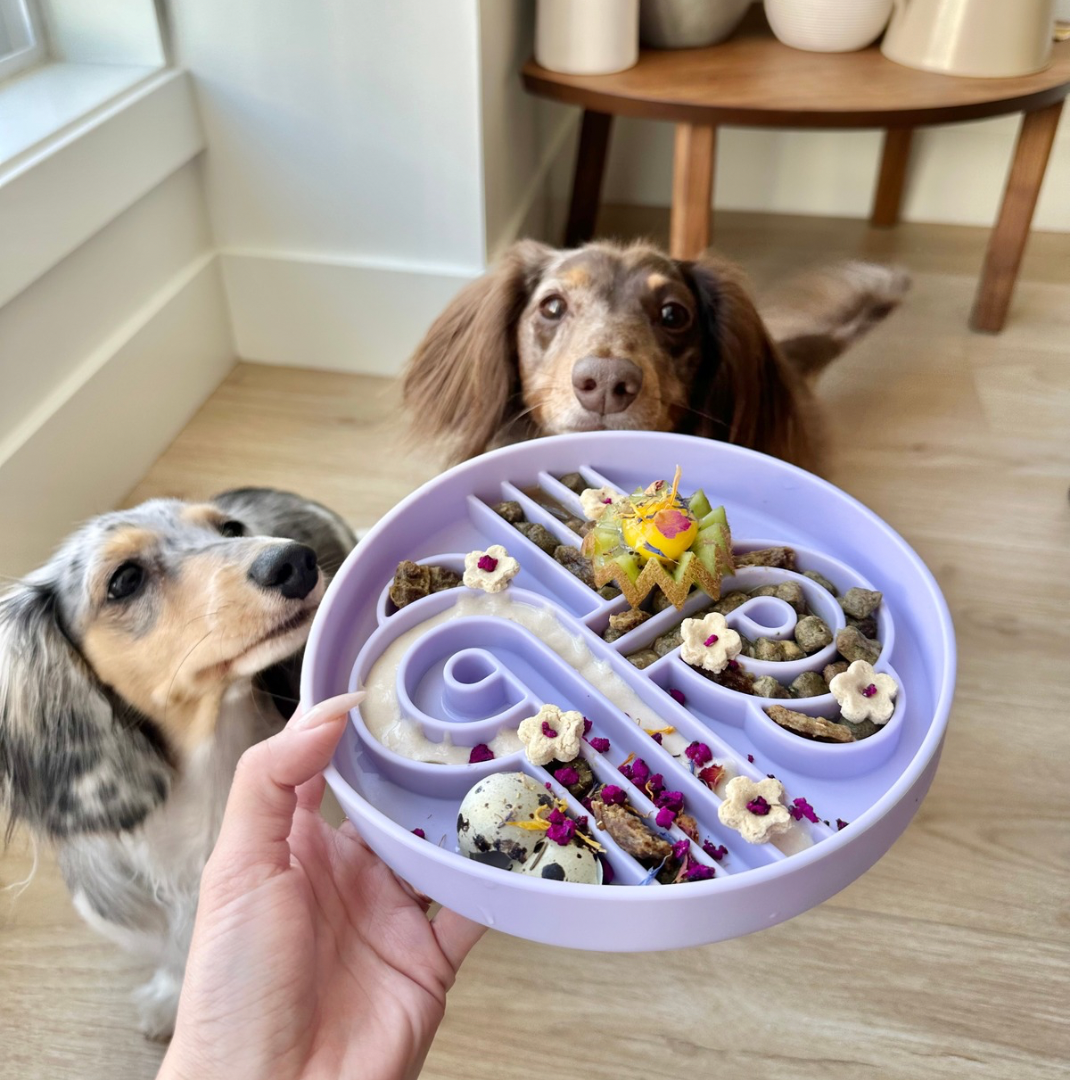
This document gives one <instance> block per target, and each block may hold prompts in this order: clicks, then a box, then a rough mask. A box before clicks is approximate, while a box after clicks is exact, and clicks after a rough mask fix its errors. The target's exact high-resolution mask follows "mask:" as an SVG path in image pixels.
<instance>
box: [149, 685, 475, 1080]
mask: <svg viewBox="0 0 1080 1080" xmlns="http://www.w3.org/2000/svg"><path fill="white" fill-rule="evenodd" d="M358 700H359V697H358V696H357V695H352V694H350V695H343V696H341V697H337V698H332V699H331V700H329V701H324V702H323V703H322V704H321V705H317V706H315V708H313V709H312V710H311V711H310V712H308V713H305V714H304V715H300V714H299V713H298V714H296V715H294V716H293V718H292V719H291V720H290V721H289V723H288V725H287V726H286V727H285V729H284V730H283V731H282V732H281V733H280V734H278V735H275V736H274V737H273V738H271V739H267V740H266V741H265V742H262V743H259V744H257V745H256V746H253V747H252V748H251V749H250V750H248V751H247V752H246V753H245V754H244V756H243V757H242V758H241V759H240V764H239V765H238V767H237V770H236V776H235V779H234V780H233V785H232V790H231V792H230V794H229V801H228V805H227V807H226V809H225V816H224V820H223V821H222V825H221V833H220V835H219V837H218V841H217V845H216V846H215V848H214V851H213V854H212V855H211V857H210V860H209V862H208V863H207V865H206V869H205V870H204V871H203V876H202V885H201V888H200V895H199V910H198V915H197V917H196V920H195V930H194V935H193V938H192V943H191V951H190V953H189V955H188V962H187V971H186V974H185V976H184V987H183V991H182V992H181V995H180V1009H179V1013H178V1016H177V1023H176V1033H175V1035H174V1036H173V1040H172V1043H171V1045H170V1046H169V1049H168V1052H167V1053H166V1055H165V1060H164V1062H163V1063H162V1067H161V1072H160V1073H159V1080H218V1078H221V1080H245V1078H247V1077H252V1078H258V1080H269V1078H273V1080H292V1078H294V1077H297V1078H299V1077H349V1078H350V1080H359V1078H365V1080H401V1078H404V1077H415V1076H417V1075H418V1073H419V1072H420V1068H421V1066H422V1065H423V1062H424V1058H425V1056H426V1055H427V1051H428V1048H429V1047H430V1045H431V1040H432V1039H433V1038H434V1036H435V1031H436V1029H437V1028H438V1026H439V1022H440V1021H441V1020H442V1017H443V1012H444V1010H445V1007H446V994H447V991H449V989H450V987H451V986H452V985H453V982H454V976H455V975H456V974H457V971H458V968H459V967H460V966H461V964H462V961H464V959H465V957H466V955H467V954H468V952H469V950H470V949H471V948H472V947H473V945H475V944H476V942H477V941H478V940H479V939H480V937H481V935H482V934H483V928H482V927H480V926H477V925H476V924H475V923H472V922H470V921H469V920H467V919H465V918H463V917H462V916H460V915H457V914H455V913H454V912H452V911H448V910H446V909H443V910H442V911H440V912H439V913H438V914H437V915H436V917H435V918H434V919H432V920H429V919H428V917H427V908H428V904H429V903H430V902H429V901H427V900H425V899H423V898H420V897H418V896H417V895H416V894H415V893H414V892H413V891H412V890H411V889H410V888H409V887H408V886H407V885H405V884H403V883H402V882H401V881H399V880H398V878H397V877H395V876H394V874H393V872H392V871H391V870H390V869H389V868H388V867H387V866H386V865H385V864H384V863H382V862H381V861H380V860H379V858H378V857H377V856H376V855H375V854H374V853H373V852H372V851H371V850H370V849H369V848H368V847H367V846H366V845H365V844H364V842H363V841H362V840H361V839H360V838H359V836H358V835H357V833H356V831H355V830H354V829H353V827H352V825H351V824H349V823H348V822H346V823H345V824H344V825H342V826H341V828H339V829H333V828H331V827H330V826H329V825H328V824H327V823H326V822H325V821H324V820H323V819H322V817H321V816H320V814H319V803H320V801H321V799H322V793H323V786H324V781H323V778H322V775H321V770H322V769H323V768H324V767H325V766H326V765H327V763H328V762H329V760H330V757H331V755H332V754H333V751H334V747H335V746H336V745H337V742H338V739H339V738H340V737H341V733H342V730H343V728H344V726H345V715H344V714H345V713H346V712H347V711H348V710H349V709H350V708H352V706H353V705H355V704H356V703H357V701H358Z"/></svg>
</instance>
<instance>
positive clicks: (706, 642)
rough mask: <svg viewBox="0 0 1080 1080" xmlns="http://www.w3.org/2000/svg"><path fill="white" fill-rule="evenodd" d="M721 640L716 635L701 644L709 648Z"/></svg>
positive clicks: (711, 635) (710, 636)
mask: <svg viewBox="0 0 1080 1080" xmlns="http://www.w3.org/2000/svg"><path fill="white" fill-rule="evenodd" d="M719 640H720V639H719V638H718V637H717V636H716V635H715V634H710V635H709V636H708V637H707V638H706V639H705V640H704V641H703V642H702V643H701V644H702V645H704V646H705V648H708V647H709V646H710V645H715V644H716V643H717V642H718V641H719Z"/></svg>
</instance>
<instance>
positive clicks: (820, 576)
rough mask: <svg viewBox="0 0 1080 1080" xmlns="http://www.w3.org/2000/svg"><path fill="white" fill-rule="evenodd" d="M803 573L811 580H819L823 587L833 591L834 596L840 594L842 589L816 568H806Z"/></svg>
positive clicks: (818, 582)
mask: <svg viewBox="0 0 1080 1080" xmlns="http://www.w3.org/2000/svg"><path fill="white" fill-rule="evenodd" d="M802 575H803V577H808V578H809V579H810V580H811V581H814V582H817V584H818V585H820V586H821V587H822V588H823V589H825V590H827V591H828V592H831V593H832V594H833V596H839V595H840V590H839V589H837V587H836V586H835V585H834V584H833V583H832V582H831V581H830V580H829V579H828V578H827V577H826V576H825V575H824V574H819V573H818V572H817V571H816V570H804V571H803V572H802Z"/></svg>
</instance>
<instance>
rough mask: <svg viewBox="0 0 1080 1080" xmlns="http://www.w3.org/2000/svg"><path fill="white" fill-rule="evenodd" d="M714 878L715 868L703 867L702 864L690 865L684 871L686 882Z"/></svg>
mask: <svg viewBox="0 0 1080 1080" xmlns="http://www.w3.org/2000/svg"><path fill="white" fill-rule="evenodd" d="M712 877H716V867H714V866H705V865H703V864H702V863H691V864H690V866H689V867H687V870H686V879H685V880H686V881H708V879H709V878H712Z"/></svg>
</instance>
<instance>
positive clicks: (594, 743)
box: [589, 735, 611, 754]
mask: <svg viewBox="0 0 1080 1080" xmlns="http://www.w3.org/2000/svg"><path fill="white" fill-rule="evenodd" d="M589 745H590V746H591V747H592V748H593V749H594V750H595V751H596V752H597V753H599V754H606V753H607V752H608V751H609V750H610V749H611V742H610V741H609V740H608V739H602V738H600V736H599V735H598V736H597V737H596V738H595V739H590V740H589Z"/></svg>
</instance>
